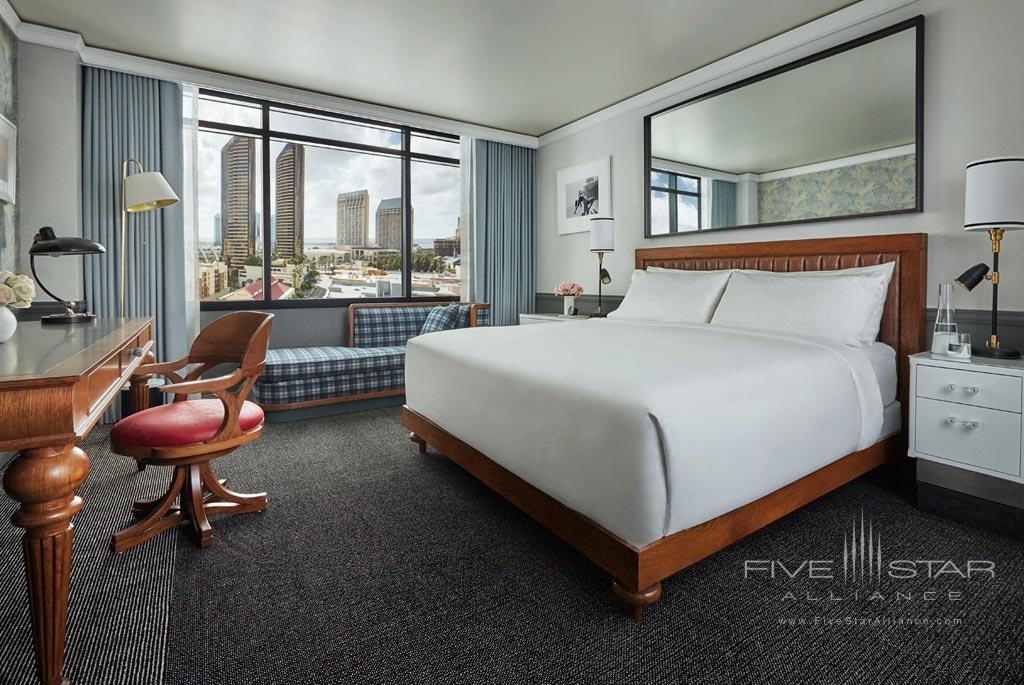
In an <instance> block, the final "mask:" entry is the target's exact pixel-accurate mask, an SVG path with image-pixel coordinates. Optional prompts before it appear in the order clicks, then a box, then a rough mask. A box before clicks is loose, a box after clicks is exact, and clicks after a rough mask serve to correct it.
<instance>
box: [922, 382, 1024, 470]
mask: <svg viewBox="0 0 1024 685" xmlns="http://www.w3.org/2000/svg"><path fill="white" fill-rule="evenodd" d="M915 404H916V414H915V417H914V432H915V436H914V438H915V449H916V451H917V452H918V453H920V454H927V455H931V456H934V457H942V458H943V459H950V460H952V461H958V462H962V463H964V464H971V465H972V466H978V467H981V468H983V469H990V470H992V471H998V472H1000V473H1008V474H1010V475H1013V476H1019V475H1020V442H1021V435H1020V422H1021V415H1020V414H1012V413H1010V412H1005V411H995V410H992V409H982V408H980V407H969V406H965V405H962V404H954V403H953V402H941V401H938V400H929V399H918V400H916V402H915Z"/></svg>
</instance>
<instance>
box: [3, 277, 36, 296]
mask: <svg viewBox="0 0 1024 685" xmlns="http://www.w3.org/2000/svg"><path fill="white" fill-rule="evenodd" d="M9 285H10V286H11V289H12V290H14V294H15V295H17V296H18V299H19V300H21V301H23V302H31V301H32V300H33V298H35V296H36V284H35V283H34V282H33V281H32V279H31V278H29V277H28V276H15V277H14V280H13V282H11V283H9Z"/></svg>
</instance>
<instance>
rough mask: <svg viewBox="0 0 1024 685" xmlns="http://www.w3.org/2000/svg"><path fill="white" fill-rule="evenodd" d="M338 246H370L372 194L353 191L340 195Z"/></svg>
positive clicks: (364, 191) (363, 191)
mask: <svg viewBox="0 0 1024 685" xmlns="http://www.w3.org/2000/svg"><path fill="white" fill-rule="evenodd" d="M337 242H338V245H348V246H352V247H357V246H358V247H362V246H366V245H369V244H370V193H368V192H367V191H366V189H365V188H364V189H363V190H353V191H352V192H350V193H338V241H337Z"/></svg>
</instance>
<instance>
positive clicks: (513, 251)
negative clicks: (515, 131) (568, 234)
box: [472, 140, 537, 326]
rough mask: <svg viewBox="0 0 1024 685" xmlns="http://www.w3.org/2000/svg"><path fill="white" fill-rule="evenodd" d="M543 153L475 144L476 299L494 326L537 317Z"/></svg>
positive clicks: (473, 277)
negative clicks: (537, 190)
mask: <svg viewBox="0 0 1024 685" xmlns="http://www.w3.org/2000/svg"><path fill="white" fill-rule="evenodd" d="M536 165H537V151H536V150H531V149H529V148H523V147H518V146H515V145H507V144H505V143H494V142H491V141H489V140H476V141H474V144H473V161H472V167H473V171H472V173H473V261H472V269H473V275H472V279H473V298H474V299H475V300H477V301H479V302H488V303H490V305H491V325H492V326H509V325H512V324H516V323H518V322H519V314H520V313H521V312H522V313H526V312H532V311H533V309H534V299H535V297H536V269H535V261H534V245H535V240H536V237H535V236H536V225H535V224H536V200H535V197H534V192H535V191H534V187H535V184H534V181H535V178H536V173H537V171H536Z"/></svg>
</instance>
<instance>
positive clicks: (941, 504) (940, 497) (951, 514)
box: [917, 481, 1024, 540]
mask: <svg viewBox="0 0 1024 685" xmlns="http://www.w3.org/2000/svg"><path fill="white" fill-rule="evenodd" d="M917 506H918V508H919V509H921V511H924V512H927V513H929V514H933V515H935V516H941V517H942V518H948V519H951V520H953V521H958V522H960V523H964V524H967V525H969V526H973V527H975V528H980V529H982V530H987V531H989V532H992V533H996V534H997V535H1003V536H1006V537H1008V538H1013V539H1014V540H1024V509H1018V508H1016V507H1009V506H1006V505H1005V504H999V503H998V502H991V501H989V500H987V499H982V498H981V497H974V496H972V495H967V494H964V493H962V492H957V491H956V490H948V489H946V488H943V487H939V486H938V485H932V484H931V483H925V482H922V481H918V483H917Z"/></svg>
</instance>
